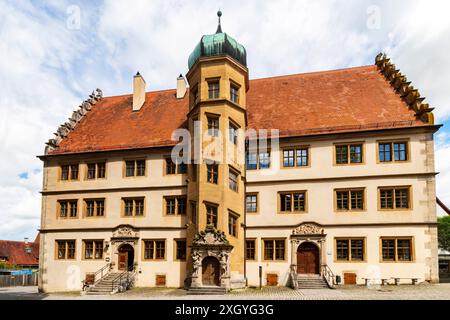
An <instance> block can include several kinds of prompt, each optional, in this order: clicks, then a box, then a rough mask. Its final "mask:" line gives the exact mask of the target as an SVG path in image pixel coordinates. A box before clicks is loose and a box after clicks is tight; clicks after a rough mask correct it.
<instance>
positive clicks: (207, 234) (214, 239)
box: [193, 225, 230, 246]
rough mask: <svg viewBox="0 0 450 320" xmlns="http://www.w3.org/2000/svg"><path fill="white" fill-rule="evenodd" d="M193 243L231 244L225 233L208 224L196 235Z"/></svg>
mask: <svg viewBox="0 0 450 320" xmlns="http://www.w3.org/2000/svg"><path fill="white" fill-rule="evenodd" d="M193 245H194V246H195V245H227V246H228V245H230V243H229V242H228V240H227V238H226V236H225V233H224V232H223V231H219V230H217V229H216V228H214V227H213V226H211V225H208V226H207V227H206V229H205V231H200V232H199V233H197V234H196V235H195V236H194V240H193Z"/></svg>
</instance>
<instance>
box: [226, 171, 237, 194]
mask: <svg viewBox="0 0 450 320" xmlns="http://www.w3.org/2000/svg"><path fill="white" fill-rule="evenodd" d="M228 177H229V181H228V186H229V187H230V189H231V190H233V191H235V192H237V191H238V177H239V174H238V173H237V172H236V171H234V170H233V169H229V173H228Z"/></svg>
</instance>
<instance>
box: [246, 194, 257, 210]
mask: <svg viewBox="0 0 450 320" xmlns="http://www.w3.org/2000/svg"><path fill="white" fill-rule="evenodd" d="M245 206H246V210H247V212H249V213H255V212H258V194H256V193H255V194H247V195H246V196H245Z"/></svg>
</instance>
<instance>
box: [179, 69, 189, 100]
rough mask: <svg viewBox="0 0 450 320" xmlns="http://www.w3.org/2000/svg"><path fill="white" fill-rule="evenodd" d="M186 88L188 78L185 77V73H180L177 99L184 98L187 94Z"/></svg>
mask: <svg viewBox="0 0 450 320" xmlns="http://www.w3.org/2000/svg"><path fill="white" fill-rule="evenodd" d="M186 90H187V86H186V80H185V79H184V77H183V75H182V74H180V76H179V77H178V78H177V99H183V98H184V96H185V94H186Z"/></svg>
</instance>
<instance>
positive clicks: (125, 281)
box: [111, 264, 136, 292]
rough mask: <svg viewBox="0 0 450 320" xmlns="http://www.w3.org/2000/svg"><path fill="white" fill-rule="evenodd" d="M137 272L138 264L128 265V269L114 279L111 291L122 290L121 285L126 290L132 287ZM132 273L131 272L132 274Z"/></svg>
mask: <svg viewBox="0 0 450 320" xmlns="http://www.w3.org/2000/svg"><path fill="white" fill-rule="evenodd" d="M135 272H136V264H133V265H132V266H130V267H128V269H127V270H126V271H124V272H122V273H121V274H119V275H118V276H117V277H116V278H114V280H113V281H112V282H111V292H115V291H116V290H117V291H120V289H121V288H120V287H122V288H123V289H124V290H128V289H130V287H131V285H132V283H133V280H134V276H135ZM130 273H131V274H130Z"/></svg>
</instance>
